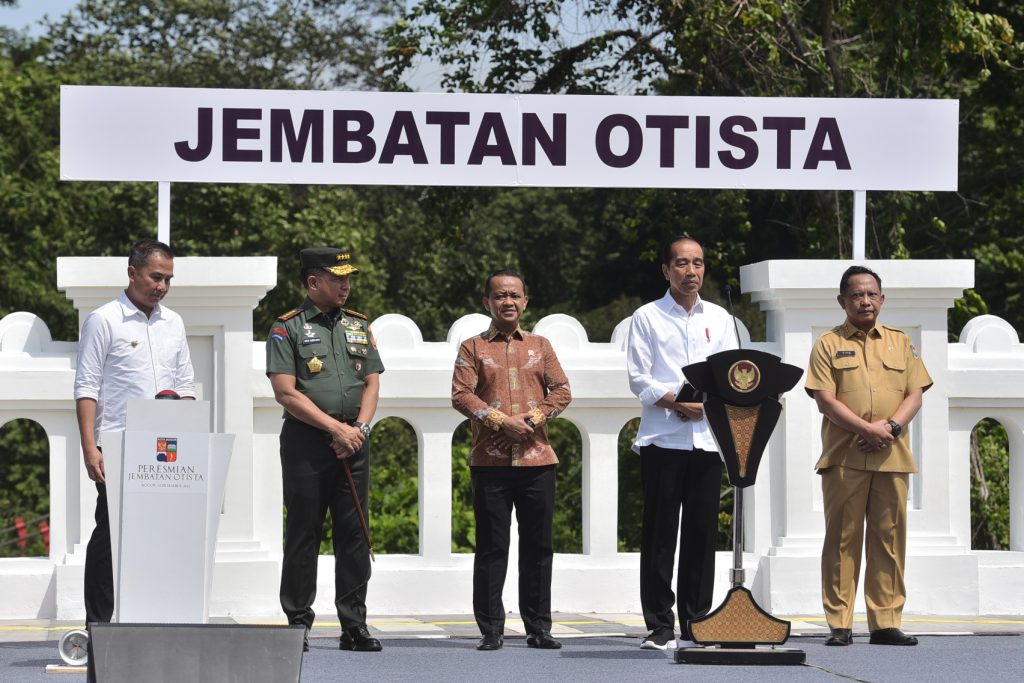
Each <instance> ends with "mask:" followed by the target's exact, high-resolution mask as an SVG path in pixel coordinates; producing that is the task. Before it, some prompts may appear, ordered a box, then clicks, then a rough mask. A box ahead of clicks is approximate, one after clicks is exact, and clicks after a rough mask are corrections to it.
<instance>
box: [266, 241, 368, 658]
mask: <svg viewBox="0 0 1024 683" xmlns="http://www.w3.org/2000/svg"><path fill="white" fill-rule="evenodd" d="M300 260H301V266H302V284H303V285H304V286H305V288H306V300H305V301H304V302H303V303H302V305H301V306H299V307H298V308H296V309H293V310H291V311H289V312H287V313H285V314H284V315H282V316H281V317H279V318H278V319H277V321H276V322H275V323H274V324H273V327H272V328H271V330H270V335H269V337H268V339H267V375H268V376H269V377H270V383H271V385H272V386H273V388H274V398H275V399H276V400H277V402H278V403H280V404H281V406H282V407H283V408H284V418H285V419H284V425H283V427H282V428H281V471H282V475H283V479H284V504H285V508H286V510H287V515H286V519H285V537H284V561H283V563H282V567H281V607H282V608H283V610H284V612H285V614H286V615H287V616H288V621H289V623H292V624H303V625H304V626H305V627H306V635H307V638H306V641H305V649H306V650H308V649H309V641H308V635H309V629H310V628H311V627H312V626H313V619H314V617H315V614H314V612H313V608H312V606H313V600H314V598H315V597H316V569H317V558H318V556H319V551H320V539H321V537H322V534H323V526H324V519H325V517H326V514H327V511H328V510H330V511H331V520H332V522H333V525H334V604H335V606H336V607H337V610H338V620H339V621H340V622H341V628H342V635H341V645H340V647H341V649H342V650H359V651H364V652H376V651H379V650H380V649H381V644H380V641H378V640H377V639H376V638H373V637H371V635H370V633H369V631H368V630H367V628H366V587H367V583H368V581H369V579H370V555H369V550H370V549H369V544H368V538H366V537H365V536H364V533H363V527H362V524H361V522H360V519H359V514H360V513H359V509H357V508H356V505H355V501H354V499H353V495H352V491H351V489H350V488H349V484H348V480H347V477H346V474H345V470H344V465H343V461H347V462H348V463H349V465H350V468H351V472H352V480H353V482H354V483H355V488H356V493H357V494H358V497H359V501H360V509H361V510H363V511H365V510H367V506H366V499H367V493H368V486H369V478H370V441H369V435H370V427H369V423H370V421H371V420H372V419H373V414H374V412H375V411H376V409H377V398H378V395H379V387H380V373H382V372H383V371H384V365H383V364H382V363H381V360H380V355H379V354H378V353H377V348H376V344H375V342H374V340H373V336H372V334H371V333H370V327H369V322H368V321H367V319H366V316H365V315H363V314H362V313H357V312H355V311H352V310H349V309H346V308H344V305H345V301H346V300H347V299H348V295H349V291H350V287H351V282H350V281H349V277H350V275H351V274H352V273H355V272H357V271H356V268H355V267H354V266H353V265H352V263H351V254H350V252H349V251H347V250H342V249H329V248H321V249H303V250H302V252H301V253H300Z"/></svg>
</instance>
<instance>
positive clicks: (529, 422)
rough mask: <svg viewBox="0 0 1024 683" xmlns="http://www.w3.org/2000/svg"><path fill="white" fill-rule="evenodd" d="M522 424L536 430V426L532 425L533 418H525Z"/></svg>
mask: <svg viewBox="0 0 1024 683" xmlns="http://www.w3.org/2000/svg"><path fill="white" fill-rule="evenodd" d="M523 422H525V423H526V424H527V425H529V426H530V429H536V428H537V425H535V424H534V423H533V418H532V417H528V418H526V419H525V420H523Z"/></svg>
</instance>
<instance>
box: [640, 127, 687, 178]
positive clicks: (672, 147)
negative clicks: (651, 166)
mask: <svg viewBox="0 0 1024 683" xmlns="http://www.w3.org/2000/svg"><path fill="white" fill-rule="evenodd" d="M647 127H648V128H656V129H657V130H658V131H660V132H661V148H660V154H659V157H658V163H659V165H660V166H661V167H662V168H672V167H674V166H675V165H676V131H677V130H680V129H682V128H689V127H690V117H689V116H670V115H668V116H667V115H661V114H652V115H651V116H648V117H647Z"/></svg>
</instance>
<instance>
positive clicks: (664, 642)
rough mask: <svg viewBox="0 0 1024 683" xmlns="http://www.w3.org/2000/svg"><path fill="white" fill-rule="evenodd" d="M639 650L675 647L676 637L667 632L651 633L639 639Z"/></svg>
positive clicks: (670, 648) (671, 648) (672, 648)
mask: <svg viewBox="0 0 1024 683" xmlns="http://www.w3.org/2000/svg"><path fill="white" fill-rule="evenodd" d="M640 649H641V650H674V649H676V639H675V638H674V637H673V634H671V633H668V634H665V633H651V634H650V635H649V636H647V637H646V638H644V639H643V640H642V641H640Z"/></svg>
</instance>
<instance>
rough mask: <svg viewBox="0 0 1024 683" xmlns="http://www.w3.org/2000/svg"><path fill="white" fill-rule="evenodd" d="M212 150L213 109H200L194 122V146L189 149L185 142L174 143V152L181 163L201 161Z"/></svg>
mask: <svg viewBox="0 0 1024 683" xmlns="http://www.w3.org/2000/svg"><path fill="white" fill-rule="evenodd" d="M212 149H213V107H200V108H199V111H198V120H197V122H196V146H195V147H189V145H188V141H187V140H181V141H179V142H175V143H174V151H175V153H177V155H178V158H179V159H182V160H183V161H202V160H203V159H205V158H206V157H208V156H210V151H211V150H212Z"/></svg>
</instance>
